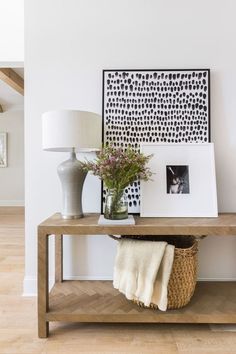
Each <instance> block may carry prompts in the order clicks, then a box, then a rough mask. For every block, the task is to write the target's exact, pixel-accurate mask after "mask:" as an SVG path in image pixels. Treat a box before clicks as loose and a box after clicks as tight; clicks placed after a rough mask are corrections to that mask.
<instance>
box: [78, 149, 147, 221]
mask: <svg viewBox="0 0 236 354" xmlns="http://www.w3.org/2000/svg"><path fill="white" fill-rule="evenodd" d="M151 157H152V155H148V156H145V155H144V154H142V153H140V152H138V151H135V150H133V149H132V148H130V147H128V148H127V149H126V150H122V149H121V148H115V147H113V146H110V145H107V146H105V147H103V149H102V150H101V151H100V152H99V153H98V154H97V158H96V159H95V161H86V162H84V163H82V166H83V169H84V170H85V171H87V172H88V171H90V172H91V173H92V174H93V175H95V176H98V177H99V178H100V179H101V180H103V182H104V184H105V186H106V187H107V188H108V189H109V190H112V191H113V195H114V198H113V203H112V206H111V208H110V209H112V210H111V213H110V215H108V214H106V207H105V217H107V218H111V219H113V218H115V214H114V213H115V211H117V210H118V207H119V206H120V205H119V200H120V198H121V195H122V194H123V191H124V189H125V187H127V186H128V185H129V184H132V183H133V182H134V181H136V180H137V179H138V180H144V181H148V180H149V179H150V178H151V175H152V172H151V171H150V169H149V167H147V163H148V161H149V160H150V158H151ZM114 191H115V192H114ZM126 209H128V208H126ZM112 213H113V216H112ZM126 214H127V217H128V213H127V210H126ZM117 218H118V217H117ZM120 218H124V217H120Z"/></svg>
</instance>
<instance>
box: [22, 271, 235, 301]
mask: <svg viewBox="0 0 236 354" xmlns="http://www.w3.org/2000/svg"><path fill="white" fill-rule="evenodd" d="M112 279H113V278H112V276H106V275H101V276H92V275H89V276H88V275H69V276H65V277H64V280H112ZM198 281H236V278H235V277H234V278H198ZM53 284H54V278H53V277H51V278H49V289H51V288H52V286H53ZM23 289H24V290H23V294H22V296H37V277H28V276H25V278H24V284H23Z"/></svg>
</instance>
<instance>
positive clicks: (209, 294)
mask: <svg viewBox="0 0 236 354" xmlns="http://www.w3.org/2000/svg"><path fill="white" fill-rule="evenodd" d="M98 217H99V215H98V214H89V215H85V217H84V218H82V219H77V220H63V219H62V218H61V216H60V214H55V215H53V216H52V217H50V218H49V219H47V220H45V221H44V222H43V223H41V224H40V225H39V227H38V333H39V337H40V338H45V337H47V336H48V331H49V322H50V321H64V322H139V323H140V322H142V323H154V322H156V323H157V322H159V323H236V284H235V283H234V282H199V283H198V284H197V287H196V292H195V294H194V296H193V298H192V300H191V302H190V304H189V305H187V306H186V307H184V308H183V309H179V310H169V311H166V312H161V311H156V310H151V309H144V308H139V307H138V306H137V305H135V304H133V303H132V302H131V301H128V300H127V299H126V298H125V297H124V296H123V295H122V294H120V293H119V292H118V291H117V290H115V289H114V288H113V286H112V282H111V281H63V262H62V253H63V243H62V241H63V235H106V234H115V235H116V234H117V235H194V236H202V235H205V236H208V235H211V236H216V235H219V236H222V237H227V236H228V235H234V236H236V214H221V215H219V217H218V218H140V217H135V220H136V224H135V225H123V226H121V225H98V224H97V221H98ZM50 235H55V257H56V260H55V264H56V272H55V285H54V286H53V288H52V290H51V291H50V294H49V292H48V239H49V236H50ZM235 254H236V250H235ZM105 256H106V255H104V257H105ZM216 262H217V260H216Z"/></svg>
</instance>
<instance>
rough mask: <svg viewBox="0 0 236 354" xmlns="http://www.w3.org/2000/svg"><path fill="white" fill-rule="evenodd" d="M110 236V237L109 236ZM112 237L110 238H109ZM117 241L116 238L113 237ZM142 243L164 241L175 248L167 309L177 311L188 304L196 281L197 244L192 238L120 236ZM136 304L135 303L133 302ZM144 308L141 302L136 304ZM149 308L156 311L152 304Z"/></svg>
mask: <svg viewBox="0 0 236 354" xmlns="http://www.w3.org/2000/svg"><path fill="white" fill-rule="evenodd" d="M110 236H111V235H110ZM111 237H112V236H111ZM113 238H114V239H117V238H116V237H113ZM120 238H129V239H131V238H132V239H139V240H142V241H147V240H148V241H166V242H168V243H169V244H172V245H174V246H175V253H174V262H173V267H172V272H171V276H170V280H169V283H168V305H167V308H168V309H178V308H181V307H183V306H185V305H187V304H188V303H189V301H190V300H191V298H192V296H193V293H194V290H195V286H196V281H197V252H198V242H197V241H196V239H195V237H193V236H173V237H172V236H158V237H155V236H128V235H127V236H121V237H120ZM135 302H136V301H135ZM136 303H137V304H138V305H139V306H141V307H144V304H143V303H142V302H136ZM150 307H151V308H154V309H157V306H156V305H154V304H151V305H150Z"/></svg>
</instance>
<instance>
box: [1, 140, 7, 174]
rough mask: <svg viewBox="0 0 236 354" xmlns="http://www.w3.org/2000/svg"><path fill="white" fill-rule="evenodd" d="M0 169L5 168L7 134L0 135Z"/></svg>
mask: <svg viewBox="0 0 236 354" xmlns="http://www.w3.org/2000/svg"><path fill="white" fill-rule="evenodd" d="M0 167H7V133H0Z"/></svg>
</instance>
